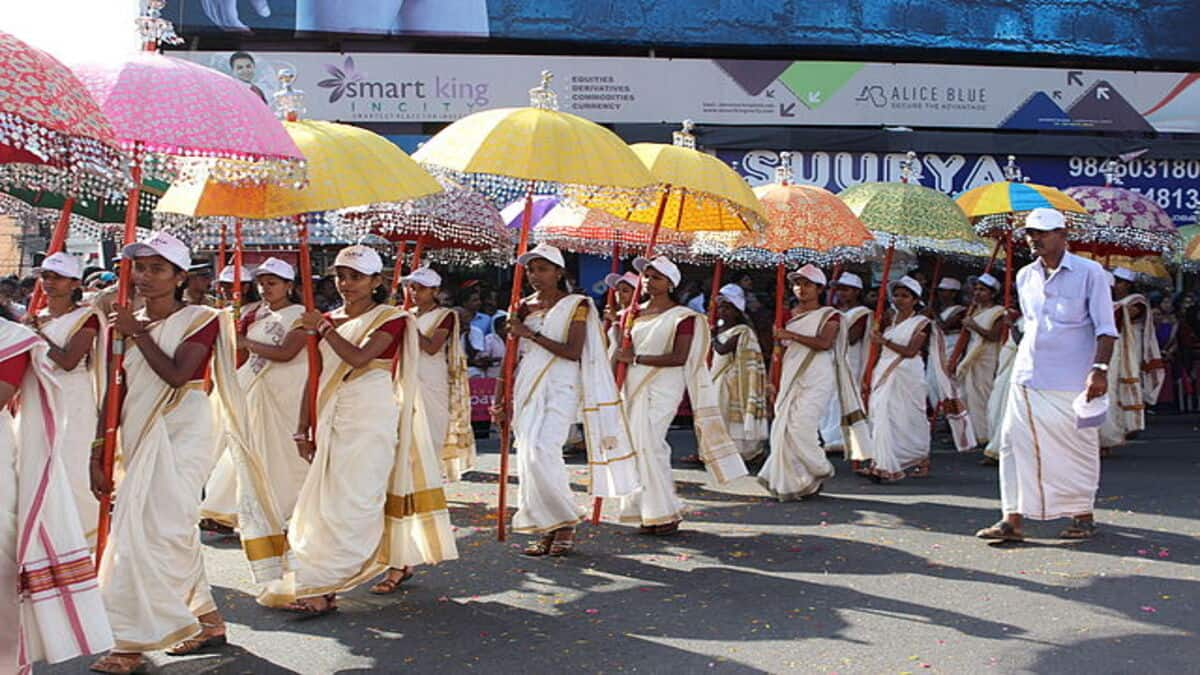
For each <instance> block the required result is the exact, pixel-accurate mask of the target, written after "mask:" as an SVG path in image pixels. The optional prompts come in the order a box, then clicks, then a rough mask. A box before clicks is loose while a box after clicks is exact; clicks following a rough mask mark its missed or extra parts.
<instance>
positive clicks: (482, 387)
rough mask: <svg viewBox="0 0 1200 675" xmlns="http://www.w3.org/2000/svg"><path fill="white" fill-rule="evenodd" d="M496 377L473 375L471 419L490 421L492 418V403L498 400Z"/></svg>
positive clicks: (471, 381) (471, 382) (473, 420)
mask: <svg viewBox="0 0 1200 675" xmlns="http://www.w3.org/2000/svg"><path fill="white" fill-rule="evenodd" d="M496 382H497V380H496V378H494V377H472V378H471V380H470V385H471V421H472V422H490V421H491V419H492V412H491V408H492V403H493V402H494V401H495V400H496Z"/></svg>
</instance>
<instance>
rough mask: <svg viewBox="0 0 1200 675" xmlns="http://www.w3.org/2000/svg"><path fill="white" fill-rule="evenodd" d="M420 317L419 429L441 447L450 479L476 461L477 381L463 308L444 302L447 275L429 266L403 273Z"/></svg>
mask: <svg viewBox="0 0 1200 675" xmlns="http://www.w3.org/2000/svg"><path fill="white" fill-rule="evenodd" d="M401 281H403V282H404V285H405V288H406V289H407V290H408V293H409V298H410V301H411V303H412V313H413V315H414V316H416V319H417V330H418V331H419V333H418V334H417V341H418V342H419V343H420V347H421V348H420V351H419V352H418V354H417V357H416V364H417V365H416V367H417V380H418V381H419V382H420V386H421V398H420V399H419V401H418V404H417V411H416V412H417V421H418V426H417V431H418V433H428V434H429V436H430V439H431V440H432V442H433V447H434V448H436V449H437V450H438V457H439V458H440V459H441V461H442V469H443V470H444V471H445V473H446V480H448V481H450V482H454V481H457V480H461V479H462V475H463V473H465V472H467V471H470V470H471V469H472V468H474V466H475V434H474V432H473V431H472V429H471V386H470V382H469V381H468V379H467V356H466V353H465V352H464V351H463V348H462V339H461V338H460V337H459V326H458V312H455V311H454V310H453V309H451V308H448V307H439V306H438V302H437V293H438V291H439V290H441V287H442V277H441V275H440V274H438V273H437V272H435V271H433V270H432V269H430V268H428V267H421V268H419V269H416V270H413V272H412V274H410V275H408V276H406V277H403V278H402V279H401Z"/></svg>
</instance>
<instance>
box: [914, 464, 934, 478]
mask: <svg viewBox="0 0 1200 675" xmlns="http://www.w3.org/2000/svg"><path fill="white" fill-rule="evenodd" d="M931 471H932V467H931V466H930V463H929V460H926V461H924V462H921V463H920V464H918V465H916V466H914V467H913V468H912V471H911V472H909V474H908V475H909V477H910V478H929V474H930V472H931Z"/></svg>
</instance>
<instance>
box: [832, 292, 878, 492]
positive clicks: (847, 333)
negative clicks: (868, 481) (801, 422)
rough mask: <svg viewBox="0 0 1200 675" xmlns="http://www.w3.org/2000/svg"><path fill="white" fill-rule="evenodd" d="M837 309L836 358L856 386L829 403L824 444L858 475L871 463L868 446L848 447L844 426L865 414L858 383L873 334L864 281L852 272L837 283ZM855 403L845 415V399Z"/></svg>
mask: <svg viewBox="0 0 1200 675" xmlns="http://www.w3.org/2000/svg"><path fill="white" fill-rule="evenodd" d="M833 288H834V306H835V307H836V308H837V310H838V311H839V312H840V313H841V315H842V317H841V321H840V322H839V323H840V324H841V327H840V330H839V332H838V345H837V353H836V354H835V356H834V358H835V359H836V361H837V366H838V368H839V369H846V370H847V373H848V375H849V379H850V381H851V382H853V383H854V385H853V386H852V387H851V388H850V391H847V392H844V394H843V395H842V396H834V397H832V398H830V399H829V408H828V409H827V410H826V411H825V416H824V417H823V418H822V419H821V444H822V446H824V448H825V452H826V453H836V452H841V453H843V454H844V455H845V457H846V459H848V460H850V470H851V471H855V472H859V471H861V470H862V469H861V467H862V465H863V463H864V462H866V461H867V460H869V459H870V457H869V456H867V454H865V452H866V451H865V446H863V445H860V444H855V443H851V444H850V447H846V445H847V444H846V441H845V437H844V436H843V434H842V426H843V424H844V423H845V421H846V420H847V418H848V416H849V417H851V418H852V421H858V415H855V411H857V412H858V413H859V415H861V413H862V408H861V406H862V399H861V398H859V383H861V382H862V379H863V368H864V367H865V366H866V363H867V336H868V335H870V333H871V323H872V319H873V318H874V317H872V316H871V309H870V308H869V307H864V306H863V304H862V302H861V296H862V288H863V282H862V277H860V276H858V275H857V274H854V273H853V272H842V276H840V277H838V279H837V281H836V282H834V285H833ZM843 398H847V399H850V398H852V399H854V401H856V403H855V405H857V406H859V407H857V408H855V409H854V410H851V411H843V409H842V399H843Z"/></svg>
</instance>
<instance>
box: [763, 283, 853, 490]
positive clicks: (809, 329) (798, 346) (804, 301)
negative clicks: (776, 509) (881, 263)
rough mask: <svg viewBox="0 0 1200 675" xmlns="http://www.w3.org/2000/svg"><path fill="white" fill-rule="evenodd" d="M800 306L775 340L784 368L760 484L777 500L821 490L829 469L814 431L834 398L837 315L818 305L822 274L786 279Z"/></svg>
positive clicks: (830, 469) (829, 476)
mask: <svg viewBox="0 0 1200 675" xmlns="http://www.w3.org/2000/svg"><path fill="white" fill-rule="evenodd" d="M788 281H790V282H792V293H793V294H795V296H796V299H797V300H798V301H799V304H798V305H797V307H796V308H795V310H794V311H793V313H792V317H791V320H789V321H788V323H787V326H786V327H784V328H777V329H776V330H775V339H776V340H777V341H779V343H780V344H783V345H784V352H783V370H782V373H781V376H780V379H779V393H778V395H777V396H776V398H775V422H774V424H773V425H772V427H771V454H770V456H768V457H767V461H766V463H765V464H763V467H762V471H760V472H759V474H758V482H759V484H761V485H762V486H763V487H764V488H766V489H767V492H770V493H771V496H772V497H774V498H776V499H778V500H779V501H790V500H798V499H803V498H805V497H809V496H812V495H815V494H817V493H819V492H820V491H821V484H822V482H823V481H825V480H826V479H828V478H832V477H833V465H832V464H830V463H829V460H828V459H826V458H825V452H824V450H822V449H821V443H820V438H819V437H818V429H819V428H820V422H821V416H822V415H823V414H824V413H825V410H826V407H827V402H828V401H829V399H830V398H832V397H834V396H836V395H837V394H836V387H837V378H836V375H837V367H836V366H835V364H834V359H833V356H834V349H833V348H834V346H835V344H836V342H837V335H838V328H839V321H840V319H841V315H840V314H839V313H838V311H837V310H836V309H834V308H832V307H822V306H821V292H822V291H824V290H825V284H826V280H825V273H824V272H822V271H821V270H820V269H818V268H817V267H816V266H814V265H805V266H804V267H801V268H800V269H799V270H797V271H795V272H792V273H791V274H789V275H788Z"/></svg>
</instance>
